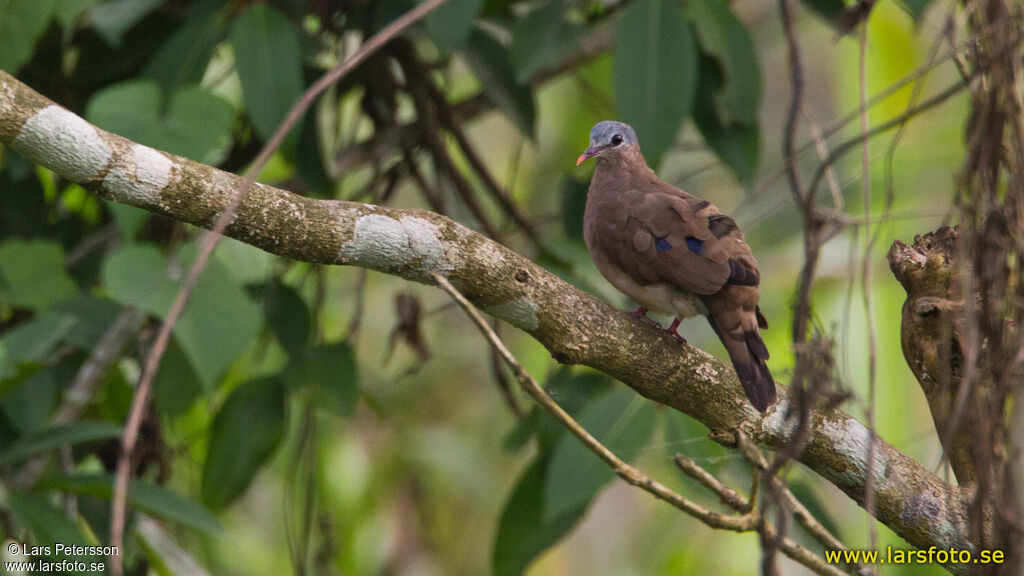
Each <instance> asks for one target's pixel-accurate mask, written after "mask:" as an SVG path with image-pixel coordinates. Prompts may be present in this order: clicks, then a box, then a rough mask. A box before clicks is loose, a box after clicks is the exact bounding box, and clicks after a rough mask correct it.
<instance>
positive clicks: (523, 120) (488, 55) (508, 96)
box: [465, 28, 537, 138]
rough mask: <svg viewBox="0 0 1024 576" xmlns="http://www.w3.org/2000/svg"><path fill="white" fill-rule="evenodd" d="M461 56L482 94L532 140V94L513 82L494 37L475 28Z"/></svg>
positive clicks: (504, 54) (508, 63) (505, 55)
mask: <svg viewBox="0 0 1024 576" xmlns="http://www.w3.org/2000/svg"><path fill="white" fill-rule="evenodd" d="M465 55H466V61H467V62H468V63H469V67H470V68H472V69H473V73H474V74H476V78H477V80H478V81H479V82H480V87H481V88H482V89H483V91H484V92H485V93H486V94H487V95H488V96H489V97H490V98H491V99H492V100H494V103H495V104H497V105H498V108H500V109H501V111H502V112H504V113H505V115H506V116H508V117H509V118H510V119H511V120H512V123H513V124H515V125H516V127H518V128H519V131H520V132H522V133H523V134H525V135H527V136H529V137H531V138H532V137H533V135H534V122H535V120H536V116H537V111H536V108H535V106H534V103H533V91H532V90H531V89H530V87H529V86H528V85H525V84H522V83H520V82H519V81H518V80H516V75H515V71H514V69H513V68H512V62H511V61H510V60H509V55H508V50H507V49H506V48H505V46H504V45H503V44H502V43H501V42H498V40H497V39H496V38H495V37H494V36H491V35H490V34H488V33H487V32H484V31H483V30H480V29H479V28H476V29H474V30H473V32H472V33H470V35H469V41H468V43H467V45H466V52H465Z"/></svg>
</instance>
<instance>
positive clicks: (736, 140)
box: [687, 0, 761, 184]
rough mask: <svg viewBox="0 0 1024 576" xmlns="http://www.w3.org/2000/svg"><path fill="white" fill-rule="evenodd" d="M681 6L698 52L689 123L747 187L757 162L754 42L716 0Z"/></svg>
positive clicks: (758, 76) (757, 89) (758, 90)
mask: <svg viewBox="0 0 1024 576" xmlns="http://www.w3.org/2000/svg"><path fill="white" fill-rule="evenodd" d="M687 7H688V8H689V11H690V15H691V16H692V17H693V20H694V28H695V29H696V31H697V39H698V40H699V42H700V45H701V49H702V55H701V59H700V81H699V84H698V86H697V101H696V103H695V105H694V114H693V118H694V123H695V124H696V125H697V129H698V130H700V133H701V135H702V136H703V137H704V140H705V141H706V142H707V143H708V145H709V146H710V147H711V149H712V150H714V152H715V154H716V155H718V157H719V158H720V159H721V160H722V161H723V162H725V164H726V165H727V166H729V168H731V169H732V171H733V172H734V173H735V174H736V177H737V178H739V180H740V181H741V182H743V183H744V184H750V183H751V182H752V181H753V180H754V176H755V175H756V173H757V165H758V160H759V158H760V133H759V129H758V117H757V111H758V108H759V107H760V102H761V72H760V68H759V66H758V62H757V55H756V54H755V53H754V44H753V42H752V41H751V39H750V35H749V34H748V33H747V31H746V29H745V28H744V27H743V24H741V23H740V21H739V20H738V19H737V18H736V17H735V16H734V15H733V14H732V12H730V11H729V7H728V6H727V5H726V4H725V3H724V2H722V1H721V0H694V1H693V2H689V3H688V4H687Z"/></svg>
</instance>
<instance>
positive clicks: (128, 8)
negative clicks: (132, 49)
mask: <svg viewBox="0 0 1024 576" xmlns="http://www.w3.org/2000/svg"><path fill="white" fill-rule="evenodd" d="M160 4H161V0H113V1H112V2H103V3H101V4H97V5H96V6H93V8H92V10H90V11H89V21H90V22H91V23H92V28H93V29H94V30H96V32H97V33H99V35H100V36H102V37H103V39H104V40H105V41H106V42H107V43H108V44H110V45H111V46H117V45H119V44H120V43H121V39H122V38H123V37H124V35H125V34H126V33H127V32H128V31H129V30H130V29H131V28H132V27H133V26H135V25H136V24H138V23H139V22H141V21H142V19H143V18H145V17H146V16H148V15H149V14H150V13H151V12H153V11H154V10H156V9H157V7H159V6H160Z"/></svg>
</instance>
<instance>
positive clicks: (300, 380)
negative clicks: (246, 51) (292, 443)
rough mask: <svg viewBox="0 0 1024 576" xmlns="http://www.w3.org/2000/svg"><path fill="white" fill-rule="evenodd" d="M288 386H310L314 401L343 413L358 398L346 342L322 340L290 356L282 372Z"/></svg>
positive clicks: (344, 414) (351, 357)
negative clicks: (330, 342)
mask: <svg viewBox="0 0 1024 576" xmlns="http://www.w3.org/2000/svg"><path fill="white" fill-rule="evenodd" d="M284 380H285V382H286V383H287V384H288V386H289V387H290V388H292V389H307V390H312V391H313V394H315V395H316V396H317V398H318V402H317V405H318V406H321V407H324V408H328V409H331V410H333V411H334V412H337V413H338V414H340V415H342V416H347V415H348V414H350V413H351V412H352V409H353V408H355V405H356V401H358V400H359V382H358V372H357V370H356V361H355V357H354V356H353V354H352V347H351V346H350V345H349V344H348V343H346V342H337V343H334V344H322V345H320V346H315V347H312V348H308V349H306V350H304V351H303V354H301V355H299V356H294V357H293V358H292V362H291V364H289V365H288V369H287V370H286V371H285V373H284Z"/></svg>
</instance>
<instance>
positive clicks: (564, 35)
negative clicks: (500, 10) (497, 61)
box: [509, 0, 585, 82]
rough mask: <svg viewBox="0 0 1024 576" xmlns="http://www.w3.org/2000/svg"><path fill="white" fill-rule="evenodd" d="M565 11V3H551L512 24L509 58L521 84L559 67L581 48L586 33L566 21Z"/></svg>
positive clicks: (576, 25) (577, 25) (578, 26)
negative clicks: (549, 69) (550, 68)
mask: <svg viewBox="0 0 1024 576" xmlns="http://www.w3.org/2000/svg"><path fill="white" fill-rule="evenodd" d="M566 8H567V6H566V3H565V2H563V1H558V0H556V1H553V2H549V3H548V4H546V5H544V6H541V7H540V8H537V9H536V10H533V11H532V12H530V13H529V14H527V15H526V16H525V17H523V18H521V19H519V20H517V21H516V22H515V24H513V25H512V45H511V46H510V47H509V55H510V56H511V58H512V64H513V65H514V66H515V68H516V79H517V80H519V81H520V82H527V81H529V79H530V78H531V77H532V76H533V75H534V74H536V73H537V72H539V71H540V70H543V69H545V68H549V67H552V66H554V65H556V64H558V63H559V62H561V61H562V60H563V59H564V58H565V57H566V56H567V55H568V54H570V53H571V52H572V51H573V50H575V49H576V48H577V47H578V46H579V41H580V39H581V38H582V37H583V34H584V32H585V30H584V28H583V26H582V25H580V24H577V23H575V22H570V21H569V20H568V19H566V17H565V12H566Z"/></svg>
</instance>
